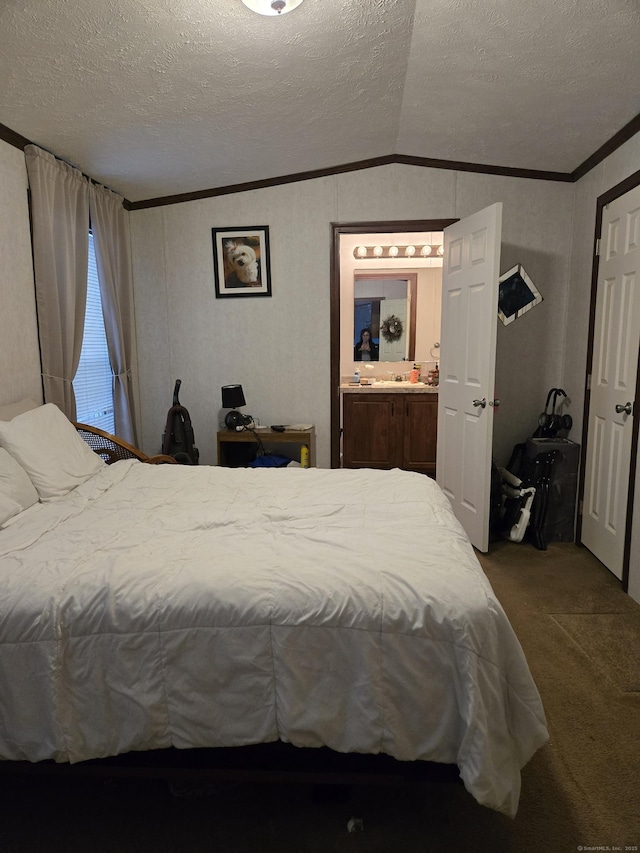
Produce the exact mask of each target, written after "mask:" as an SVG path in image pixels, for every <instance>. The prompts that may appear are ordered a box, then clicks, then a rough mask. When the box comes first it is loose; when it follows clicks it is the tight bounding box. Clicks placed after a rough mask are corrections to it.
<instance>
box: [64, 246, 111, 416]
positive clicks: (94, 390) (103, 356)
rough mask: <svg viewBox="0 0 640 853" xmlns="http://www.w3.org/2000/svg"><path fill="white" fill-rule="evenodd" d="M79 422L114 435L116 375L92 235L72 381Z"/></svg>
mask: <svg viewBox="0 0 640 853" xmlns="http://www.w3.org/2000/svg"><path fill="white" fill-rule="evenodd" d="M73 390H74V392H75V395H76V409H77V419H78V421H79V422H80V423H83V424H91V425H92V426H95V427H98V428H99V429H103V430H105V432H110V433H113V432H114V429H115V426H114V420H113V371H112V370H111V364H110V362H109V351H108V350H107V337H106V335H105V331H104V316H103V314H102V300H101V298H100V285H99V282H98V269H97V266H96V254H95V249H94V246H93V234H92V233H91V232H89V270H88V272H87V310H86V314H85V318H84V335H83V338H82V352H81V354H80V364H79V365H78V370H77V372H76V375H75V378H74V380H73Z"/></svg>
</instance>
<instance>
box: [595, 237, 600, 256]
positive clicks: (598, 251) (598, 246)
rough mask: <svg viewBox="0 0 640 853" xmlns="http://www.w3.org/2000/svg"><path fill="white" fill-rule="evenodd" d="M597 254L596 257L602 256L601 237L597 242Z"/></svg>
mask: <svg viewBox="0 0 640 853" xmlns="http://www.w3.org/2000/svg"><path fill="white" fill-rule="evenodd" d="M595 254H596V257H599V256H600V238H599V237H598V239H597V240H596V252H595Z"/></svg>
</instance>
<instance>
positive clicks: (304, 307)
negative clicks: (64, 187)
mask: <svg viewBox="0 0 640 853" xmlns="http://www.w3.org/2000/svg"><path fill="white" fill-rule="evenodd" d="M573 192H574V187H573V186H572V185H571V184H560V183H553V182H549V181H537V180H534V181H532V180H523V179H518V178H504V177H498V176H490V175H477V174H472V173H468V172H461V173H458V172H453V171H445V170H437V169H425V168H421V167H415V166H405V165H391V166H383V167H379V168H376V169H370V170H364V171H360V172H352V173H347V174H343V175H336V176H333V177H327V178H320V179H316V180H311V181H305V182H302V183H298V184H287V185H284V186H281V187H276V188H272V189H264V190H255V191H252V192H247V193H238V194H235V195H230V196H221V197H219V198H212V199H204V200H199V201H194V202H188V203H184V204H176V205H168V206H166V207H160V208H151V209H149V210H140V211H135V212H133V213H132V215H131V225H132V246H133V268H134V282H135V292H136V316H137V323H138V339H139V340H138V342H139V363H140V376H141V404H142V428H143V429H142V435H143V446H144V449H145V450H148V451H155V450H157V448H158V445H159V441H160V435H161V432H162V428H163V426H164V420H165V416H166V410H167V408H168V406H169V405H170V402H171V391H172V388H173V383H174V381H175V379H176V378H180V379H182V380H183V390H182V394H181V402H182V403H183V404H184V405H185V406H187V408H188V409H189V411H190V413H191V417H192V420H193V424H194V429H195V434H196V443H197V444H198V446H199V448H200V451H201V459H202V461H203V462H205V463H213V462H215V460H216V449H215V433H216V430H217V429H218V424H219V422H220V419H221V416H222V414H223V413H222V411H221V409H220V387H221V385H225V384H227V383H231V382H240V383H241V384H242V385H243V387H244V390H245V396H246V399H247V409H246V411H247V412H248V413H251V414H253V415H255V416H257V417H259V418H260V422H261V423H266V424H270V423H283V422H284V423H292V422H296V421H304V422H313V423H315V424H316V429H317V432H318V464H320V465H321V466H328V465H329V458H330V457H329V450H330V448H329V411H330V385H329V259H330V240H331V223H341V224H345V223H349V222H365V221H368V222H370V221H385V220H389V221H391V220H393V221H397V220H405V219H406V220H409V219H446V218H456V217H462V216H466V215H467V214H469V213H473V212H474V211H476V210H479V209H481V208H482V207H486V206H487V205H489V204H492V203H493V202H495V201H502V202H503V204H504V213H503V250H502V251H503V258H502V264H501V269H502V270H503V271H504V270H507V269H509V268H510V267H511V266H513V265H514V264H515V263H518V262H519V263H522V264H523V265H524V267H525V269H526V270H527V272H528V273H529V274H530V275H531V277H532V279H533V281H534V282H535V283H536V285H537V286H538V288H539V290H540V291H541V293H542V295H543V297H544V302H543V303H542V304H541V305H540V306H539V307H537V308H536V309H535V310H533V311H531V312H529V313H528V314H526V315H525V316H524V317H522V318H521V319H519V320H518V321H517V322H515V323H513V324H511V325H510V326H507V327H502V328H499V329H498V367H497V396H498V397H499V398H500V399H501V400H502V406H501V408H500V411H499V413H498V416H497V417H496V421H495V424H496V428H495V439H496V443H495V447H496V457H497V459H498V461H499V463H500V464H504V463H505V462H506V461H507V459H508V456H509V454H510V451H511V449H512V446H513V444H514V443H515V442H516V441H522V440H524V439H525V438H526V437H527V436H528V435H530V434H531V433H532V432H533V430H534V429H535V426H536V423H537V417H538V414H539V412H540V411H541V409H542V407H543V405H544V400H545V397H546V393H547V390H548V389H549V388H550V387H552V386H557V385H559V384H560V382H561V380H562V375H563V354H564V347H563V340H564V329H565V309H566V294H567V286H568V281H569V255H570V243H571V233H572V214H573ZM245 225H246V226H251V225H269V228H270V243H271V263H272V269H271V273H272V284H273V297H272V298H271V299H228V300H216V299H215V294H214V280H213V259H212V248H211V228H213V227H224V226H245Z"/></svg>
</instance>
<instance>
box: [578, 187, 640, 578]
mask: <svg viewBox="0 0 640 853" xmlns="http://www.w3.org/2000/svg"><path fill="white" fill-rule="evenodd" d="M639 287H640V186H637V187H636V188H635V189H633V190H630V191H629V192H627V193H625V194H624V195H623V196H620V197H619V198H617V199H615V200H614V201H612V202H610V203H609V204H608V205H607V206H606V207H605V209H604V210H603V213H602V231H601V237H600V259H599V263H598V276H597V293H596V309H595V322H594V335H593V360H592V367H591V376H590V384H591V389H590V393H589V419H588V432H587V442H586V462H585V482H584V497H583V509H582V528H581V540H582V543H583V545H586V546H587V548H588V549H589V550H590V551H592V552H593V553H594V554H595V555H596V557H597V558H598V559H599V560H600V561H601V562H603V563H604V564H605V566H606V567H607V568H608V569H609V570H610V571H611V572H613V574H614V575H615V576H616V577H617V578H619V579H620V580H622V578H623V568H624V550H625V537H626V535H627V529H626V519H627V506H628V500H629V489H630V485H631V477H632V476H633V474H632V471H631V446H632V440H633V431H634V424H633V422H634V415H635V414H636V412H635V403H636V382H637V370H638V348H639V344H640V292H639V291H638V288H639ZM636 429H637V428H636Z"/></svg>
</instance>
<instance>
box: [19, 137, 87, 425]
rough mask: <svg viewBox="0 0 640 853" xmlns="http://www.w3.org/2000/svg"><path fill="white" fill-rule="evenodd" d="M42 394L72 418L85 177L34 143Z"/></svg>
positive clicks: (29, 152) (83, 281) (31, 167)
mask: <svg viewBox="0 0 640 853" xmlns="http://www.w3.org/2000/svg"><path fill="white" fill-rule="evenodd" d="M25 158H26V164H27V174H28V177H29V186H30V189H31V219H32V233H33V267H34V274H35V287H36V304H37V308H38V331H39V337H40V353H41V361H42V377H43V391H44V400H45V402H46V403H55V404H56V405H57V406H58V407H59V408H60V409H62V411H63V412H64V413H65V415H66V416H67V417H68V418H69V419H70V420H75V419H76V399H75V394H74V393H73V384H72V383H73V378H74V376H75V375H76V370H77V369H78V362H79V361H80V353H81V350H82V334H83V330H84V315H85V309H86V304H87V266H88V254H89V182H88V180H87V178H85V177H84V176H83V174H82V173H81V172H79V171H78V170H77V169H74V168H73V167H72V166H69V165H68V164H67V163H63V162H62V161H60V160H57V159H56V158H55V157H54V156H53V155H51V154H49V153H48V152H46V151H43V150H42V149H41V148H38V147H37V146H36V145H27V146H26V148H25Z"/></svg>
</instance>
